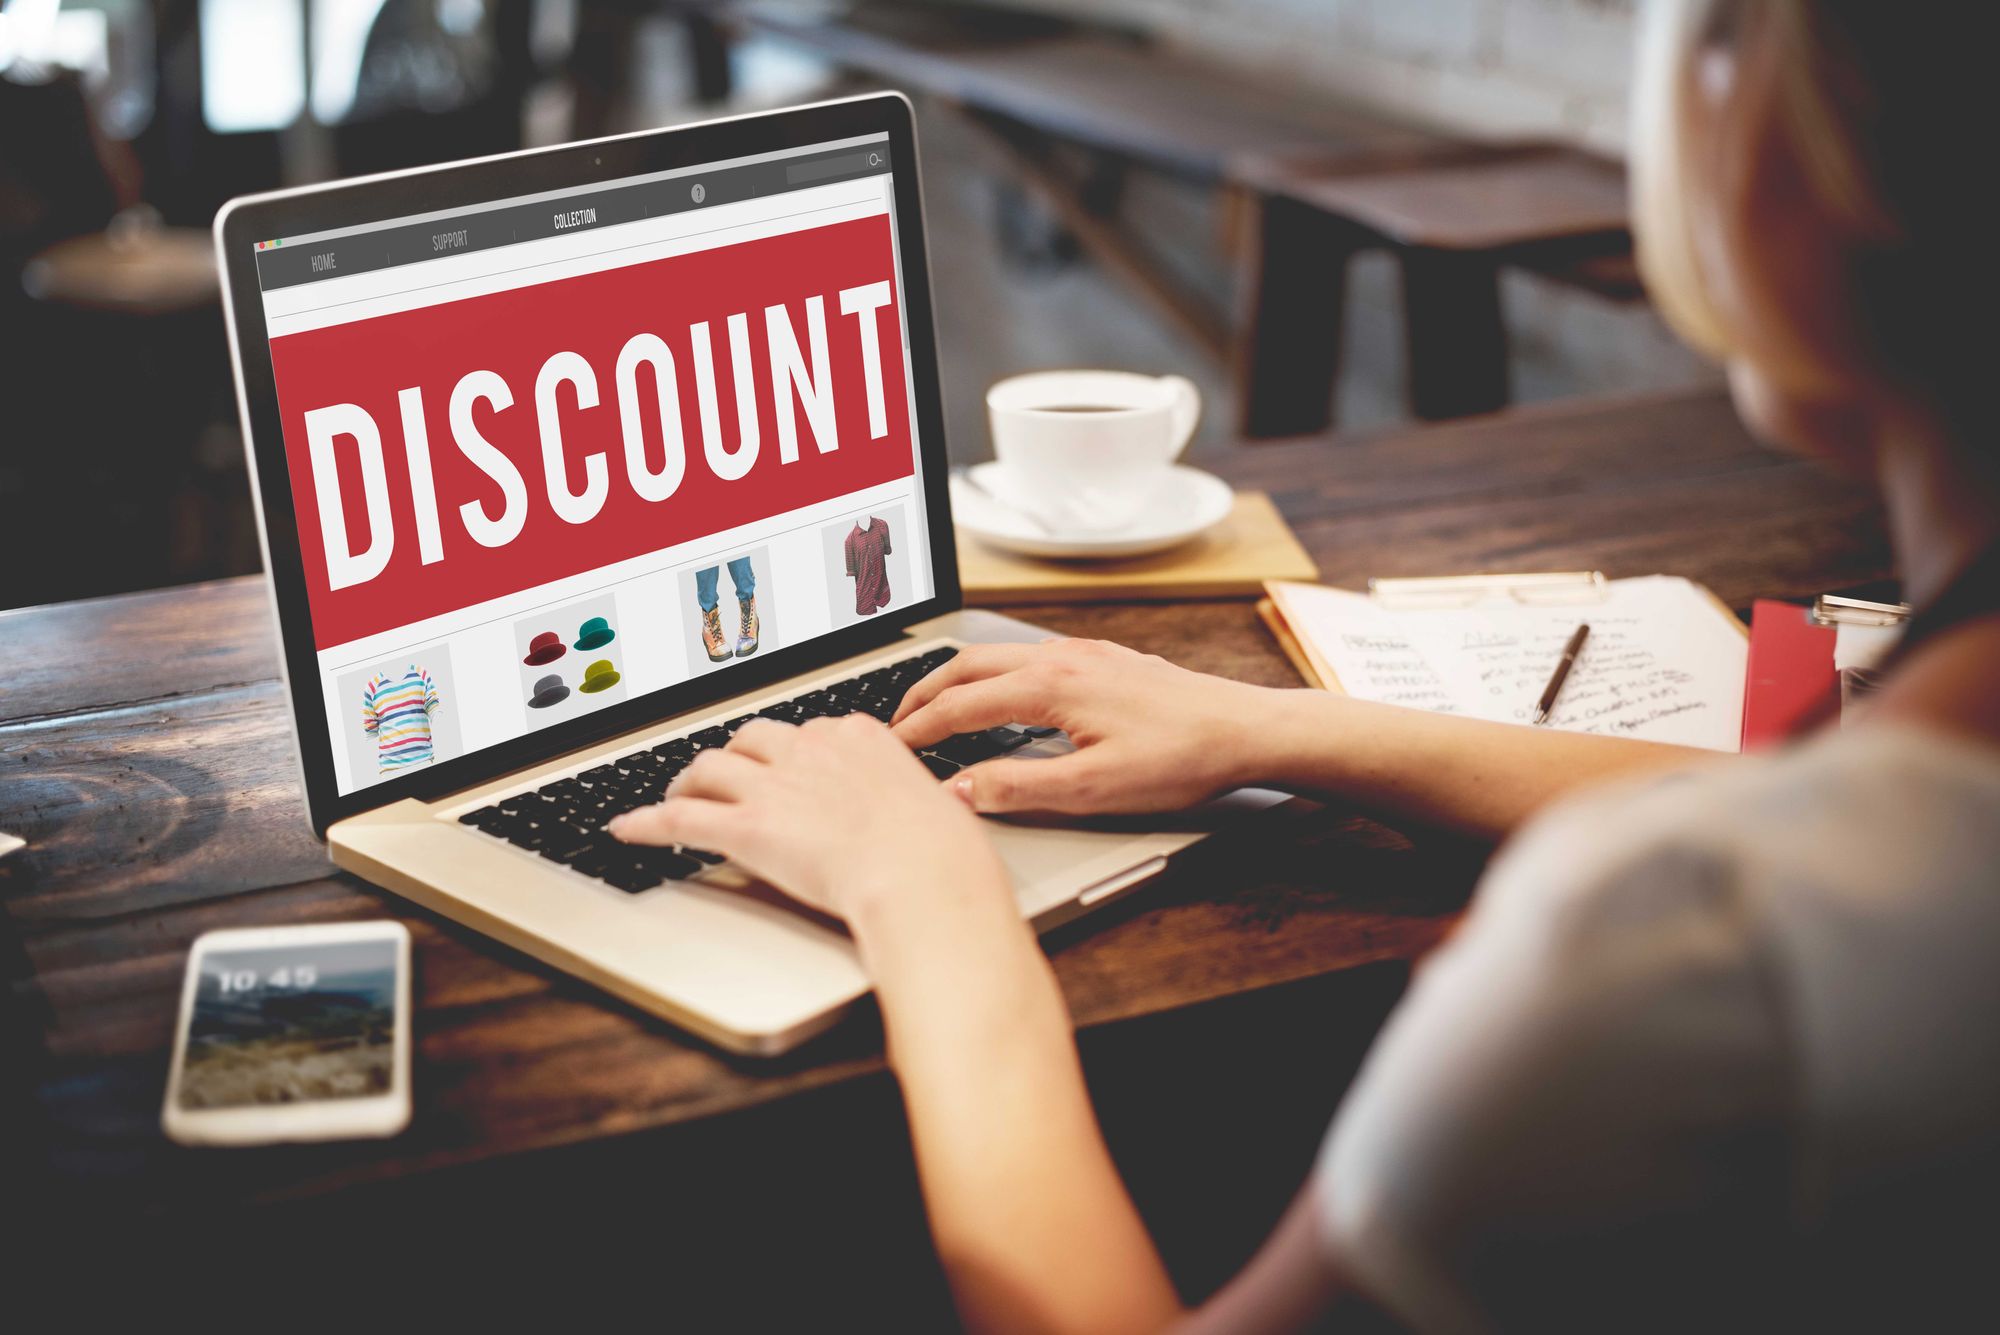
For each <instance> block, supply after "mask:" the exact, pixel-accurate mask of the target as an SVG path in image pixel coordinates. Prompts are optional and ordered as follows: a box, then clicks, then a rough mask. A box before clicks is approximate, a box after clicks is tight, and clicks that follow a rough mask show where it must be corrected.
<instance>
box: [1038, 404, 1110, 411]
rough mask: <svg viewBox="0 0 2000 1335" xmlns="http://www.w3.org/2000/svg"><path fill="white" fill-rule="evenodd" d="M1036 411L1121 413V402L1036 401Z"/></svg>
mask: <svg viewBox="0 0 2000 1335" xmlns="http://www.w3.org/2000/svg"><path fill="white" fill-rule="evenodd" d="M1035 411H1036V412H1038V413H1122V412H1124V411H1125V405H1124V404H1122V403H1038V404H1036V405H1035Z"/></svg>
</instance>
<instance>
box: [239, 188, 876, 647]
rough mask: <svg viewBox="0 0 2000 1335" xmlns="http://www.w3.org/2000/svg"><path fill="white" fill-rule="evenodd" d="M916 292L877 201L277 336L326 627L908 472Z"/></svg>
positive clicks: (310, 567)
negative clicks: (903, 299) (750, 415)
mask: <svg viewBox="0 0 2000 1335" xmlns="http://www.w3.org/2000/svg"><path fill="white" fill-rule="evenodd" d="M528 276H529V275H524V277H528ZM899 296H900V294H899V293H897V292H896V290H895V261H894V253H893V242H892V239H891V236H890V231H889V220H888V218H887V217H886V216H878V217H872V218H862V219H857V220H855V221H852V222H843V223H834V224H831V225H828V226H825V227H816V228H812V229H810V230H808V231H802V232H793V233H788V234H786V235H783V236H777V237H769V238H766V239H763V240H757V241H746V242H742V243H739V244H737V245H732V246H724V247H720V248H717V249H714V250H704V251H700V252H697V253H695V254H691V255H681V256H675V257H672V258H669V259H662V260H653V261H650V262H647V263H643V264H635V265H631V266H628V267H625V268H620V269H610V270H605V271H602V272H598V273H592V274H586V275H583V276H581V277H576V278H565V279H560V280H557V281H552V282H540V283H536V284H534V285H533V286H529V287H521V288H516V289H513V290H511V291H507V292H496V293H492V294H489V295H486V296H479V297H470V298H466V299H464V300H460V301H453V302H450V303H447V304H444V305H439V306H431V307H426V308H424V309H422V310H414V311H406V312H402V313H399V314H395V315H384V316H378V317H376V318H373V319H367V320H357V321H354V322H353V323H350V324H343V325H336V326H333V327H331V328H327V329H316V330H311V331H308V332H306V333H300V334H288V335H285V336H283V337H281V338H275V339H273V340H272V341H271V360H272V367H273V370H274V371H275V373H276V378H277V386H278V401H279V406H280V409H281V411H282V413H283V417H284V432H285V454H286V458H287V461H288V462H289V464H290V469H291V480H292V498H293V502H294V505H295V506H296V508H297V512H298V527H299V545H300V551H301V554H302V556H303V558H304V563H305V575H306V587H307V592H308V595H309V598H310V600H311V605H312V620H313V638H314V642H315V643H316V644H317V645H318V647H320V648H327V647H329V646H332V645H337V644H343V643H346V642H347V641H350V640H354V639H358V638H360V637H362V636H365V635H371V634H374V633H376V632H379V631H385V630H391V629H394V628H395V627H397V626H402V625H407V624H409V623H410V622H414V621H419V620H422V619H423V618H425V617H430V616H435V615H438V614H439V613H443V612H449V611H452V610H454V609H457V608H461V607H467V606H471V605H473V604H475V603H480V602H484V601H486V600H487V599H490V598H497V597H501V596H502V595H505V594H509V593H513V592H516V591H517V590H521V589H526V588H531V587H533V586H535V585H538V584H545V583H548V582H549V581H551V580H556V579H561V578H563V577H565V576H569V575H576V574H581V573H583V572H585V571H588V570H594V569H597V568H598V567H601V566H606V565H610V564H611V563H613V562H616V561H622V560H626V559H628V558H631V557H634V556H640V555H643V554H645V553H647V552H651V551H657V550H658V549H660V548H663V547H669V546H672V545H674V544H676V543H681V542H686V541H688V540H690V539H693V538H699V537H702V536H704V535H706V534H710V533H715V532H719V531H721V530H723V529H727V528H734V527H736V526H737V525H740V524H747V523H751V522H753V521H755V520H759V519H764V518H768V517H770V516H773V515H778V514H783V513H784V512H786V511H789V510H794V509H797V508H799V507H801V506H805V505H810V504H812V503H814V502H816V501H823V500H830V499H832V498H834V497H838V496H843V495H846V494H848V493H850V492H853V491H857V490H859V489H861V488H863V487H869V486H874V485H876V484H878V483H882V482H888V481H893V480H894V479H897V478H901V477H907V476H909V475H910V473H911V472H912V470H913V462H912V451H911V447H910V422H909V413H908V407H907V405H908V399H907V397H906V393H905V389H904V384H905V379H904V377H905V375H906V368H905V367H904V364H903V352H902V347H903V340H902V333H901V330H902V323H901V317H900V314H899V312H898V309H897V302H898V299H899ZM745 353H747V356H743V355H740V354H745ZM745 368H747V377H745V378H742V379H741V380H739V371H740V370H743V369H745ZM669 379H671V382H672V383H671V385H670V386H669V384H668V381H669ZM705 381H706V382H707V383H708V384H709V385H711V386H712V392H709V393H704V392H703V389H704V382H705ZM739 384H740V385H741V391H739ZM670 391H671V392H670ZM739 392H743V393H745V394H747V395H748V396H749V397H752V398H754V400H755V404H756V411H755V431H754V436H755V441H756V444H755V447H754V448H755V453H754V456H753V455H752V454H751V446H750V444H749V443H748V441H747V440H746V439H745V437H746V432H745V430H744V420H743V419H744V417H745V415H744V414H741V413H739V410H738V406H737V404H738V395H739ZM593 398H594V403H593ZM503 404H504V405H505V406H501V405H503ZM585 405H590V406H585ZM551 422H552V423H553V427H552V428H551V427H550V425H549V424H550V423H551ZM663 423H664V426H663ZM551 429H552V430H553V432H554V438H553V441H551V440H550V439H549V438H548V436H547V432H548V431H550V430H551ZM676 433H677V435H676ZM628 436H629V437H630V438H628ZM788 436H789V439H788ZM676 438H677V439H678V442H679V446H680V448H679V449H678V450H673V449H670V442H671V441H672V440H673V439H676ZM377 446H379V449H378V448H377ZM676 457H678V458H679V460H680V464H679V467H678V470H676V468H675V466H674V459H675V458H676ZM426 461H427V462H428V470H429V475H430V476H429V485H428V487H426V486H425V484H424V478H423V473H424V465H425V463H426ZM413 463H414V465H415V466H414V467H413V466H412V465H413ZM316 464H317V468H316ZM551 465H553V466H551ZM676 474H677V476H676ZM329 475H330V476H332V477H334V478H337V485H334V486H327V484H326V481H325V479H326V477H327V476H329ZM322 488H324V489H325V491H326V494H325V495H324V496H322V494H321V493H322ZM323 514H324V515H325V516H326V518H327V519H328V520H330V521H331V522H323V518H322V516H323Z"/></svg>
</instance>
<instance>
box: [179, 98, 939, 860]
mask: <svg viewBox="0 0 2000 1335" xmlns="http://www.w3.org/2000/svg"><path fill="white" fill-rule="evenodd" d="M872 134H887V135H888V136H889V153H890V158H889V160H890V163H891V180H892V182H893V183H894V206H893V207H894V209H895V229H896V237H897V245H898V250H899V255H900V260H901V269H902V274H901V283H902V290H901V292H900V293H899V294H898V295H899V297H900V299H901V305H902V312H903V318H904V320H905V321H906V324H907V328H908V332H909V344H910V365H909V367H908V373H909V379H910V383H911V387H912V390H913V392H914V399H915V403H916V419H915V423H914V424H915V427H916V431H917V441H916V446H917V450H918V452H919V453H918V459H919V461H920V463H921V472H922V475H923V487H924V497H923V505H924V508H925V516H926V520H927V524H928V529H929V542H928V545H929V548H930V554H931V577H932V596H931V597H930V598H928V599H925V600H924V601H922V602H918V603H913V604H911V605H910V606H908V607H904V608H900V609H897V610H894V611H888V612H884V613H882V614H881V615H879V616H877V617H875V618H871V619H870V620H868V621H865V622H862V623H860V624H858V625H854V626H849V627H845V628H842V629H839V630H834V631H830V632H828V633H826V634H824V635H821V636H819V637H817V638H815V639H811V640H807V641H804V642H803V643H800V644H795V645H787V646H784V647H782V648H777V649H774V650H772V652H771V653H770V655H769V656H768V657H759V658H756V659H747V660H744V661H742V662H740V663H738V664H736V665H735V666H734V667H733V668H732V669H731V670H730V671H729V672H726V673H713V674H702V675H700V676H697V677H693V678H690V679H689V680H687V681H684V682H679V683H676V684H674V685H672V686H666V687H662V688H660V689H658V690H655V691H651V692H648V693H647V694H645V695H642V696H638V697H635V698H633V699H630V700H626V701H621V702H620V703H618V704H616V705H612V706H609V707H606V708H604V709H601V710H599V711H597V712H596V713H594V714H591V715H589V716H587V717H585V718H579V719H571V720H567V721H565V722H563V723H560V724H557V725H555V726H552V727H549V728H546V729H542V730H538V731H534V732H529V733H527V734H524V735H523V736H520V737H516V738H513V739H511V740H509V741H505V742H499V743H496V744H494V745H492V746H489V747H486V748H484V749H483V750H480V751H478V752H475V753H473V754H471V755H466V756H460V757H458V758H456V759H453V760H446V761H441V762H439V763H438V764H436V765H433V766H431V767H430V768H429V769H427V770H425V771H423V772H421V773H417V774H411V775H407V776H401V777H398V778H396V779H393V780H389V781H387V782H384V783H377V784H371V785H369V786H367V787H363V788H359V789H357V790H355V791H354V792H351V793H345V794H343V793H341V792H340V791H339V790H338V786H337V784H336V782H335V767H334V760H333V737H332V734H331V731H330V729H329V728H328V726H327V717H326V701H325V692H324V690H323V689H322V686H321V682H320V671H319V664H318V659H317V654H316V652H315V649H314V645H313V636H312V620H311V612H310V605H309V603H308V601H307V596H306V582H305V568H304V564H303V560H302V558H301V555H300V550H299V532H298V523H297V516H296V511H295V509H294V507H293V504H292V488H291V480H290V476H289V472H288V465H287V462H286V458H285V449H284V431H283V425H282V418H281V417H280V414H279V410H278V396H277V387H276V383H275V380H274V378H273V374H272V369H271V353H270V340H269V337H268V335H267V333H266V326H265V322H264V306H263V294H262V289H261V287H260V285H259V283H258V278H257V268H256V243H257V242H258V241H260V240H265V239H268V238H271V237H283V236H296V235H300V234H304V233H311V232H319V231H329V230H332V229H335V228H341V227H353V226H358V225H364V224H369V223H375V222H386V221H390V220H393V219H396V218H402V217H407V216H411V215H415V214H423V213H433V212H440V211H445V210H450V209H461V208H469V207H473V206H476V205H481V204H488V203H492V202H495V201H498V200H503V199H509V198H514V197H517V196H522V195H534V194H541V193H544V192H550V191H561V190H574V189H584V188H588V187H590V186H594V185H606V184H611V183H613V182H616V181H618V180H621V179H623V178H626V177H631V176H640V175H645V174H647V173H652V172H664V171H672V170H675V169H679V168H686V167H698V166H701V165H703V164H706V163H711V162H719V161H723V160H727V159H730V158H739V157H747V156H750V155H752V154H758V153H771V152H780V151H783V150H785V149H792V148H810V147H812V146H814V145H817V144H822V143H827V142H830V141H835V140H841V139H850V138H855V137H859V136H863V135H872ZM215 241H216V249H217V258H218V262H219V264H220V266H221V270H222V280H223V289H224V308H225V312H226V314H227V316H228V323H229V336H230V342H231V345H232V351H233V353H234V359H235V367H236V376H237V397H238V402H239V405H240V407H241V409H242V414H243V431H244V440H245V449H246V453H247V454H248V457H249V461H250V468H251V484H252V485H251V491H252V495H253V498H254V500H255V501H256V504H257V513H258V529H259V531H260V534H261V537H262V540H263V544H264V565H265V570H266V572H267V574H268V577H269V581H270V589H271V594H272V599H273V603H274V610H275V615H276V620H277V633H278V640H279V658H280V663H281V665H282V667H283V670H284V679H285V690H286V696H287V698H288V699H289V702H290V706H291V711H292V725H293V734H294V741H295V743H296V745H297V747H298V758H299V768H300V775H301V778H302V780H303V783H304V786H305V795H306V810H307V814H308V816H309V817H310V819H311V821H312V827H313V833H314V834H315V835H316V836H318V837H320V838H325V836H326V830H327V827H328V826H330V825H332V824H333V823H334V822H335V821H338V820H342V819H345V818H346V817H349V816H354V815H358V814H360V813H362V812H364V811H371V810H373V809H375V808H376V807H380V806H385V805H387V804H389V803H391V802H395V801H400V800H401V799H403V798H418V799H425V800H429V799H435V798H438V797H441V796H444V795H446V794H449V793H453V792H457V791H460V790H462V789H465V788H470V787H475V786H477V785H479V784H482V783H487V782H490V781H491V780H493V779H495V778H497V777H499V776H500V775H503V774H506V773H508V772H510V771H512V770H516V769H522V768H526V767H528V766H532V765H536V764H540V763H542V762H544V761H547V760H549V759H552V758H554V757H556V756H559V755H562V754H564V753H565V752H569V751H574V750H577V749H579V748H581V747H585V746H589V745H591V744H592V743H594V742H597V741H601V740H603V739H604V738H607V737H612V736H616V735H618V734H620V733H624V732H630V731H632V730H633V729H635V728H640V727H643V726H645V725H647V724H648V723H652V722H656V721H658V720H660V719H663V718H668V717H671V716H673V715H675V714H681V713H685V712H688V711H690V710H695V709H699V708H701V707H702V706H704V705H708V704H712V703H714V702H716V701H718V700H723V699H727V698H729V697H730V696H734V695H740V694H742V693H744V692H747V691H754V690H758V689H760V688H763V687H766V686H770V685H773V684H775V683H777V682H779V681H782V680H784V679H786V678H788V677H793V676H798V675H800V674H802V673H806V672H810V671H811V670H813V669H814V668H816V667H821V666H824V665H825V664H827V663H832V662H837V661H839V660H840V659H843V658H849V657H852V656H854V655H856V654H860V653H866V652H867V651H869V650H871V649H875V648H879V647H881V646H882V645H885V644H889V643H892V642H893V641H895V640H896V639H898V638H900V637H901V636H902V635H903V634H904V632H905V631H906V630H907V629H908V628H909V627H910V626H911V625H913V624H915V623H917V622H919V621H924V620H928V619H930V618H932V617H936V616H939V615H941V614H943V613H946V612H954V611H957V610H958V609H959V608H960V607H961V606H963V601H964V600H963V595H962V593H961V591H960V588H959V581H958V556H957V548H956V545H955V541H954V536H953V532H952V524H951V507H950V502H949V498H948V497H949V493H948V478H947V470H946V464H945V446H944V411H943V403H942V395H941V390H940V387H939V381H938V365H937V341H936V333H935V326H934V324H933V321H932V313H931V312H932V308H931V290H930V267H929V260H928V255H927V252H926V248H925V242H924V226H923V200H922V189H921V181H920V179H919V175H918V164H917V145H916V127H915V123H914V120H913V117H912V114H911V110H910V104H909V102H908V100H907V99H905V98H904V97H903V96H902V95H901V94H900V93H876V94H869V95H866V96H863V97H857V98H849V99H845V100H842V101H838V102H824V103H818V104H815V105H812V106H806V107H799V108H795V109H792V110H788V111H778V112H766V113H758V114H753V115H749V116H742V117H734V118H731V119H728V120H721V121H709V122H704V123H702V124H698V125H689V126H681V127H676V128H673V129H667V130H650V131H642V132H640V133H637V134H631V135H622V136H619V137H616V138H611V139H599V140H592V141H587V142H584V143H579V144H565V145H562V146H560V147H557V148H548V149H533V150H529V151H526V152H522V153H509V154H504V155H501V156H499V157H492V158H480V159H476V160H473V161H470V162H462V163H453V164H449V165H446V166H441V167H427V168H421V169H418V170H415V171H409V172H397V173H392V174H390V175H386V176H376V177H365V178H361V179H358V180H354V181H344V182H337V183H334V184H330V185H324V186H313V187H308V188H305V189H302V190H292V191H285V192H282V193H278V194H271V195H258V196H251V197H247V198H243V199H237V200H232V201H231V202H230V203H229V204H227V205H225V206H224V207H223V210H222V212H221V213H219V214H218V215H217V216H216V220H215Z"/></svg>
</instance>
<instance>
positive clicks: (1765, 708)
mask: <svg viewBox="0 0 2000 1335" xmlns="http://www.w3.org/2000/svg"><path fill="white" fill-rule="evenodd" d="M1835 634H1836V632H1835V630H1834V628H1833V627H1832V626H1822V625H1818V624H1817V623H1815V622H1814V621H1813V619H1812V612H1811V610H1810V609H1809V608H1804V607H1800V606H1798V605H1796V604H1794V603H1781V602H1776V601H1773V600H1771V599H1768V598H1759V599H1758V600H1757V602H1756V603H1755V604H1754V605H1753V606H1752V607H1751V609H1750V664H1749V666H1748V667H1747V668H1746V669H1745V671H1744V682H1743V749H1744V750H1745V751H1749V750H1751V749H1753V748H1756V747H1760V746H1770V745H1773V744H1775V743H1777V742H1782V741H1784V740H1785V739H1786V738H1788V737H1792V736H1795V735H1796V734H1798V733H1799V732H1802V731H1804V730H1805V728H1807V727H1808V726H1810V725H1811V724H1813V723H1816V722H1818V721H1819V720H1821V719H1827V718H1832V717H1833V716H1834V715H1835V714H1836V713H1838V711H1839V709H1840V674H1839V673H1838V672H1836V671H1834V667H1833V642H1834V637H1835Z"/></svg>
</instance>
